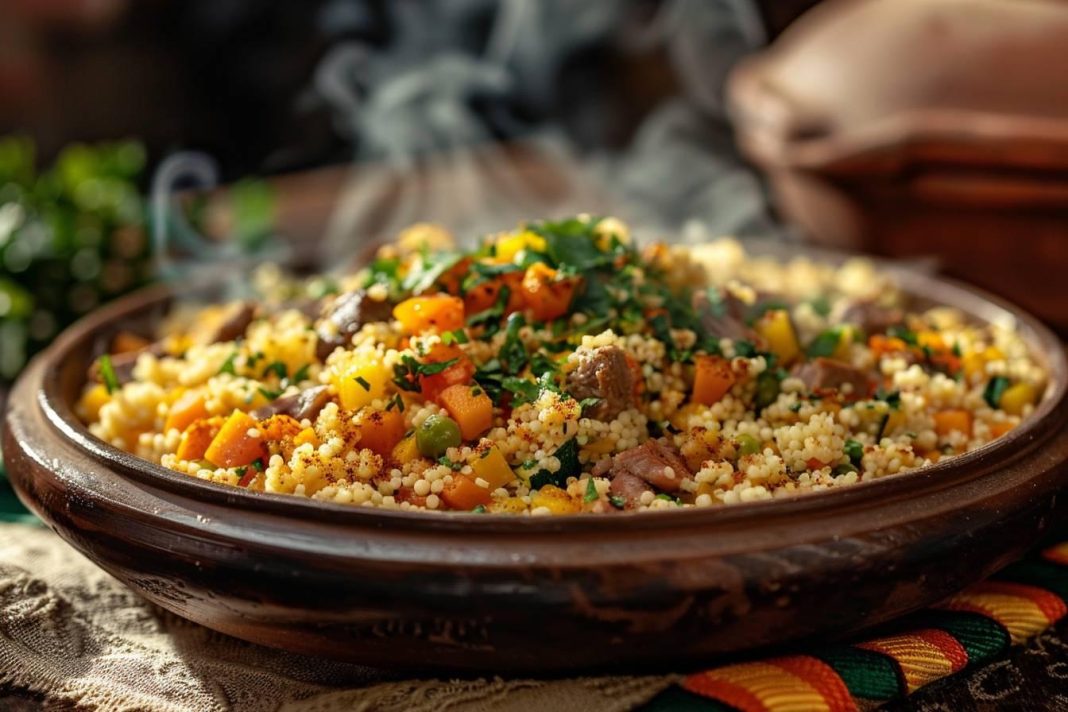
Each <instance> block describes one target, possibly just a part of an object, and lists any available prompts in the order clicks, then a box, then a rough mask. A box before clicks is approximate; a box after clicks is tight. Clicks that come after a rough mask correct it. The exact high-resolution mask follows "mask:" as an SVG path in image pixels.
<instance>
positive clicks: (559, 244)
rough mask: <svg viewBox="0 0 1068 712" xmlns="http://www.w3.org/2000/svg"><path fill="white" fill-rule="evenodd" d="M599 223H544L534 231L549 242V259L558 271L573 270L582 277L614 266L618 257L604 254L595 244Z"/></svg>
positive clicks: (536, 226)
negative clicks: (583, 274) (588, 272)
mask: <svg viewBox="0 0 1068 712" xmlns="http://www.w3.org/2000/svg"><path fill="white" fill-rule="evenodd" d="M597 222H598V221H597V220H595V219H591V220H588V221H586V220H579V219H577V218H571V219H569V220H561V221H558V222H548V221H546V222H540V223H534V224H532V225H530V226H529V228H530V230H531V231H532V232H534V233H536V234H538V235H541V236H542V237H543V238H545V249H546V252H547V253H548V255H549V258H550V259H551V260H552V261H553V262H554V263H555V264H556V266H558V267H565V266H566V267H570V268H572V269H574V270H575V271H576V272H578V273H582V272H586V271H589V270H594V269H597V268H598V267H603V266H606V265H610V264H611V263H612V260H613V259H614V256H613V255H612V254H611V253H607V252H602V251H601V250H600V248H598V247H597V245H596V244H595V240H596V234H595V229H596V227H597Z"/></svg>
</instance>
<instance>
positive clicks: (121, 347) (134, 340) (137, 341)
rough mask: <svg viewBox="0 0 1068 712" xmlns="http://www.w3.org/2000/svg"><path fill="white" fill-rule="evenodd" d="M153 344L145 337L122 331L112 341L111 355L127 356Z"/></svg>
mask: <svg viewBox="0 0 1068 712" xmlns="http://www.w3.org/2000/svg"><path fill="white" fill-rule="evenodd" d="M151 344H152V342H151V341H149V340H148V339H146V338H145V337H143V336H138V335H137V334H135V333H133V332H132V331H120V332H119V333H117V334H115V338H114V339H112V340H111V353H113V354H125V353H131V352H133V351H140V350H141V349H144V348H148V347H149V346H150V345H151Z"/></svg>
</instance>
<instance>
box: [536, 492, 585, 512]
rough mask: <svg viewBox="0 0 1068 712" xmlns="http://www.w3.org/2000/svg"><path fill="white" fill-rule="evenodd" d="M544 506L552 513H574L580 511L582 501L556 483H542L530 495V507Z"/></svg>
mask: <svg viewBox="0 0 1068 712" xmlns="http://www.w3.org/2000/svg"><path fill="white" fill-rule="evenodd" d="M538 507H545V508H546V509H548V510H549V511H550V512H552V513H553V514H574V513H576V512H581V511H582V503H581V502H579V501H577V500H576V499H574V498H572V497H571V495H569V494H568V493H567V492H566V491H565V490H563V489H561V488H559V487H557V486H556V485H543V486H542V487H541V489H539V490H538V491H537V492H534V493H533V494H531V495H530V508H531V509H537V508H538Z"/></svg>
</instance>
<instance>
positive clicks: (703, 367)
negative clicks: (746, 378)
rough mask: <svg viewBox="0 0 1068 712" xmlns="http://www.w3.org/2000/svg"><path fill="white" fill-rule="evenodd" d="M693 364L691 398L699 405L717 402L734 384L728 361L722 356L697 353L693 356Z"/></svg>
mask: <svg viewBox="0 0 1068 712" xmlns="http://www.w3.org/2000/svg"><path fill="white" fill-rule="evenodd" d="M694 364H695V365H696V370H695V372H694V379H693V395H692V396H691V400H692V401H693V402H694V403H700V404H701V405H713V404H715V403H718V402H719V401H720V399H722V398H723V396H725V395H726V394H727V391H729V390H730V389H731V386H733V385H734V374H733V373H732V372H731V365H730V362H729V361H727V359H725V358H723V357H722V356H705V355H699V356H695V357H694Z"/></svg>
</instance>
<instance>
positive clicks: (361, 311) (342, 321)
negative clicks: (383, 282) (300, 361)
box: [315, 289, 393, 361]
mask: <svg viewBox="0 0 1068 712" xmlns="http://www.w3.org/2000/svg"><path fill="white" fill-rule="evenodd" d="M392 314H393V305H392V304H390V303H389V302H384V301H378V300H375V299H371V298H370V297H369V296H367V292H365V291H363V290H362V289H360V290H356V291H354V292H345V293H344V294H341V295H338V297H337V299H335V300H334V303H333V305H332V306H331V307H330V311H329V313H328V314H326V315H325V316H324V317H323V321H324V322H326V323H327V324H331V325H332V326H326V327H324V326H320V328H319V329H317V330H316V331H317V333H318V335H319V343H318V344H317V345H316V349H315V352H316V355H317V356H318V357H319V360H320V361H322V360H325V359H326V357H327V356H329V355H330V354H331V353H333V351H334V349H336V348H337V347H338V346H345V345H346V344H348V343H349V339H351V338H352V335H353V334H355V333H356V332H357V331H359V330H360V329H361V328H362V327H363V325H364V324H370V323H372V322H376V321H388V320H389V318H390V317H391V316H392ZM335 327H336V328H335Z"/></svg>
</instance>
